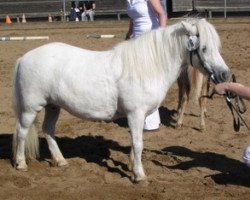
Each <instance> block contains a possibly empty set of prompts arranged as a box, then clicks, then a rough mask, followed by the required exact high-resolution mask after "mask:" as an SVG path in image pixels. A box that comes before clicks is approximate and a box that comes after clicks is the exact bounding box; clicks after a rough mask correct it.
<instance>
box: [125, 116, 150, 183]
mask: <svg viewBox="0 0 250 200" xmlns="http://www.w3.org/2000/svg"><path fill="white" fill-rule="evenodd" d="M144 120H145V114H144V113H141V112H133V113H131V114H129V115H128V125H129V128H130V134H131V138H132V145H131V153H130V160H131V162H132V171H133V174H134V181H135V182H139V181H142V180H145V179H146V178H147V177H146V175H145V173H144V170H143V166H142V161H141V156H142V150H143V124H144Z"/></svg>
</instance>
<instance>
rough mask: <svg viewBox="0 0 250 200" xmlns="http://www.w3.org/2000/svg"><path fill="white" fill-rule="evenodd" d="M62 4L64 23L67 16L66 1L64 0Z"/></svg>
mask: <svg viewBox="0 0 250 200" xmlns="http://www.w3.org/2000/svg"><path fill="white" fill-rule="evenodd" d="M62 3H63V21H65V15H66V3H65V0H63V1H62Z"/></svg>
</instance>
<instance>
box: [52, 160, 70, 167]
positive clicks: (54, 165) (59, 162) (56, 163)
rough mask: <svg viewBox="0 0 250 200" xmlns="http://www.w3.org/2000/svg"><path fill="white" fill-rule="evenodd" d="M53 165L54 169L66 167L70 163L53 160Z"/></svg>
mask: <svg viewBox="0 0 250 200" xmlns="http://www.w3.org/2000/svg"><path fill="white" fill-rule="evenodd" d="M51 165H52V166H53V167H64V166H67V165H68V162H67V161H66V160H60V161H55V160H53V161H52V163H51Z"/></svg>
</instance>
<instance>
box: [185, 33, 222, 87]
mask: <svg viewBox="0 0 250 200" xmlns="http://www.w3.org/2000/svg"><path fill="white" fill-rule="evenodd" d="M199 47H200V39H199V35H192V36H189V38H188V45H187V49H188V51H189V57H190V64H191V65H192V66H194V65H193V56H194V55H197V57H198V59H199V62H200V64H201V66H202V68H203V69H204V70H205V71H206V72H207V74H208V75H209V78H211V80H212V81H213V82H214V83H215V84H216V83H219V81H218V80H217V79H216V78H215V76H214V74H213V72H212V71H211V70H209V69H208V68H207V67H206V66H205V61H204V60H203V59H202V57H201V55H200V53H199V51H198V50H199Z"/></svg>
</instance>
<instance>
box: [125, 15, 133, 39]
mask: <svg viewBox="0 0 250 200" xmlns="http://www.w3.org/2000/svg"><path fill="white" fill-rule="evenodd" d="M132 33H133V20H132V19H130V21H129V28H128V32H127V34H126V37H125V40H128V39H130V37H131V35H132Z"/></svg>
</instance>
